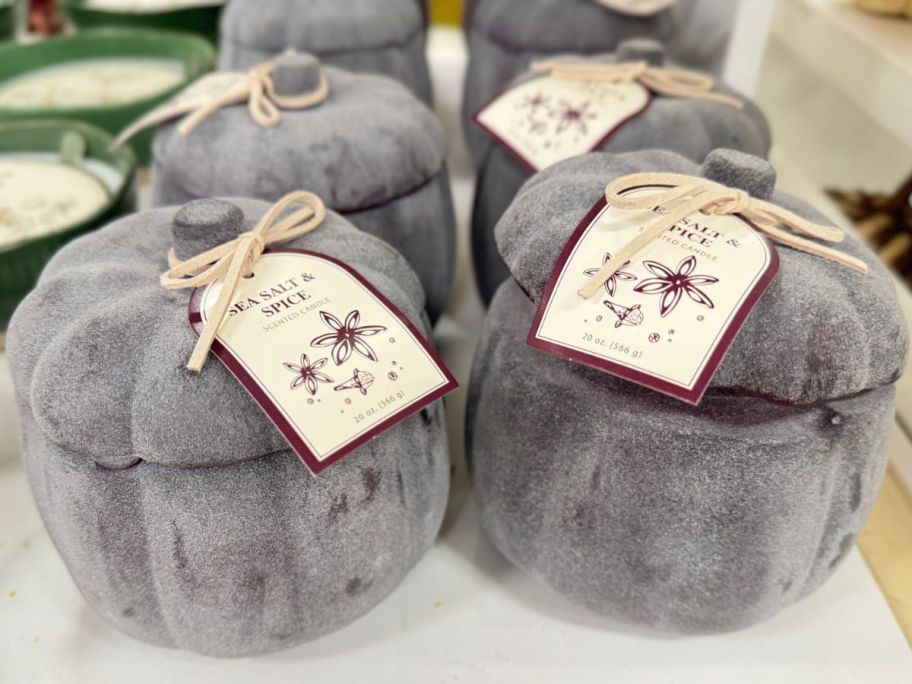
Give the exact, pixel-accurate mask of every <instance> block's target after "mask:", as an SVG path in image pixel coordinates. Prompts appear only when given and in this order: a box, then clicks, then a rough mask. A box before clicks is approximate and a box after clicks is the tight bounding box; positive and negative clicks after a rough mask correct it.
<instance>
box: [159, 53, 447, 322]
mask: <svg viewBox="0 0 912 684" xmlns="http://www.w3.org/2000/svg"><path fill="white" fill-rule="evenodd" d="M303 58H304V56H303V55H296V56H294V57H285V58H282V60H280V63H281V64H284V62H286V61H293V60H296V59H298V60H299V59H303ZM276 73H277V74H281V73H283V71H282V70H281V69H278V68H277V72H276ZM323 74H324V75H325V76H326V78H327V80H328V81H329V85H330V92H329V98H328V99H327V100H326V101H325V102H324V103H322V104H320V105H318V106H316V107H313V108H310V109H302V110H290V109H286V110H282V112H281V116H282V119H281V122H280V123H279V124H278V125H276V126H275V127H272V128H264V127H262V126H260V125H258V124H257V123H256V122H255V121H254V120H253V119H252V117H251V116H250V113H249V111H248V109H247V105H246V104H241V105H236V106H232V107H226V108H224V109H221V110H220V111H218V112H216V113H215V114H213V115H212V116H211V117H209V118H208V119H206V120H205V121H203V122H202V123H201V124H200V125H199V126H198V127H197V128H196V129H195V130H193V131H192V132H190V133H189V134H188V135H182V134H181V133H180V132H178V130H177V122H173V123H171V124H168V125H166V126H164V127H162V128H161V129H160V130H159V131H158V132H157V133H156V136H155V139H154V143H153V197H152V199H153V203H154V204H155V205H156V206H167V205H173V204H179V203H182V202H187V201H189V200H191V199H198V198H204V197H220V196H238V197H256V198H259V199H265V200H270V201H275V200H278V199H279V198H281V197H282V196H284V195H285V194H287V193H289V192H293V191H295V190H300V189H301V188H307V189H308V190H311V191H312V192H315V193H317V194H318V195H320V197H322V198H323V200H324V201H325V202H326V204H327V206H329V207H330V208H332V209H334V210H335V211H337V212H339V213H341V214H344V215H345V216H346V218H348V219H349V220H351V221H352V222H353V223H354V224H355V225H356V226H357V227H359V228H361V229H362V230H364V231H366V232H368V233H370V234H371V235H374V236H377V237H380V238H382V239H384V240H385V241H387V242H388V243H390V244H392V245H393V246H394V247H396V249H398V250H399V251H400V252H401V253H402V254H403V255H404V256H405V257H406V259H407V260H408V261H409V263H410V264H411V265H412V267H413V268H414V269H415V271H416V272H417V273H418V276H419V278H420V279H421V283H422V285H423V286H424V288H425V291H426V294H427V307H428V312H429V313H430V315H431V317H432V318H433V319H436V318H437V317H438V316H439V315H440V313H441V312H442V311H443V308H444V307H445V305H446V302H447V298H448V296H449V292H450V286H451V284H452V279H453V269H454V261H455V219H454V214H453V206H452V199H451V196H450V186H449V180H448V175H447V171H446V137H445V135H444V132H443V128H442V126H441V125H440V123H439V121H438V120H437V119H436V117H434V115H433V113H432V112H431V111H430V110H429V109H428V108H427V107H426V106H425V105H424V104H422V103H421V102H419V101H418V100H417V99H416V98H415V97H414V96H413V95H412V94H411V93H409V92H408V91H407V90H406V89H405V88H403V87H402V86H401V85H400V84H398V83H395V82H393V81H391V80H390V79H387V78H383V77H378V76H372V75H367V74H353V73H350V72H346V71H343V70H340V69H335V68H333V67H324V68H323Z"/></svg>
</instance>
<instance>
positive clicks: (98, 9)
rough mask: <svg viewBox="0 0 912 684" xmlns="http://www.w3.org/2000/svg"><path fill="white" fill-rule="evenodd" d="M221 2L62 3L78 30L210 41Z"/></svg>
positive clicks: (108, 0)
mask: <svg viewBox="0 0 912 684" xmlns="http://www.w3.org/2000/svg"><path fill="white" fill-rule="evenodd" d="M224 4H225V3H224V0H63V1H62V2H61V3H60V5H61V8H62V9H63V11H64V12H65V13H66V15H67V17H68V18H69V19H70V21H71V22H72V23H73V24H74V25H75V26H77V27H78V28H80V29H94V28H99V27H104V26H125V27H130V28H146V29H164V30H169V31H191V32H193V33H198V34H200V35H203V36H206V37H207V38H209V39H211V40H214V39H215V38H216V36H217V34H218V22H219V15H220V14H221V12H222V7H223V6H224Z"/></svg>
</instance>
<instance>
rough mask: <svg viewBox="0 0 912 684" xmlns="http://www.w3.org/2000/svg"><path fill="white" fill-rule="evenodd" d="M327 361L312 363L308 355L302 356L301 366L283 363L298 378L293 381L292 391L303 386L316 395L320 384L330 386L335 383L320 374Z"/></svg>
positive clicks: (320, 360)
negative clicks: (323, 383) (328, 384)
mask: <svg viewBox="0 0 912 684" xmlns="http://www.w3.org/2000/svg"><path fill="white" fill-rule="evenodd" d="M326 361H327V359H319V360H317V361H314V362H313V363H311V362H310V359H309V358H308V356H307V354H301V365H300V366H298V365H297V364H294V363H283V364H282V365H283V366H285V368H287V369H288V370H290V371H291V372H292V373H295V374H297V376H298V377H296V378H295V379H294V380H293V381H292V383H291V389H293V390H296V389H298V388H299V387H301V386H302V385H303V386H304V389H306V390H307V391H308V392H310V393H311V394H316V393H317V389H318V388H319V385H317V383H318V382H325V383H330V384H332V383H333V382H335V380H333V379H332V378H331V377H329V376H328V375H325V374H323V373H321V372H320V369H321V368H323V366H325V365H326Z"/></svg>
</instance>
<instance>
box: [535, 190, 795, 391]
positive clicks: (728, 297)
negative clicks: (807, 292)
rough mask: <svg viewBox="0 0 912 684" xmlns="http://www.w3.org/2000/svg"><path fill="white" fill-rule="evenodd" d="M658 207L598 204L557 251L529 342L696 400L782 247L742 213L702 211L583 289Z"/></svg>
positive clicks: (773, 268)
mask: <svg viewBox="0 0 912 684" xmlns="http://www.w3.org/2000/svg"><path fill="white" fill-rule="evenodd" d="M634 192H636V193H643V192H650V190H649V189H640V190H636V191H634ZM655 213H664V209H662V208H661V207H657V208H655V209H654V210H653V211H624V210H619V209H615V208H613V207H610V206H608V205H607V203H606V202H605V200H604V199H602V200H601V201H600V202H599V203H598V204H596V206H595V207H594V208H593V210H592V211H591V212H590V214H589V215H588V216H587V217H586V218H585V219H584V220H583V222H582V223H581V224H580V226H579V227H578V228H577V230H576V231H575V233H574V235H573V237H572V238H571V239H570V241H569V242H568V244H567V246H566V247H565V249H564V251H563V253H562V254H561V257H560V259H559V260H558V263H557V265H556V267H555V269H554V273H553V274H552V276H551V280H550V281H549V284H548V288H547V290H546V292H545V294H544V295H543V296H542V299H541V302H540V304H539V308H538V312H537V314H536V317H535V322H534V324H533V327H532V331H531V333H530V335H529V344H530V345H531V346H533V347H536V348H538V349H542V350H544V351H548V352H551V353H553V354H556V355H558V356H561V357H563V358H567V359H570V360H573V361H577V362H579V363H583V364H586V365H589V366H592V367H594V368H598V369H600V370H604V371H606V372H608V373H611V374H612V375H617V376H619V377H622V378H626V379H628V380H631V381H633V382H637V383H639V384H642V385H645V386H647V387H651V388H652V389H655V390H658V391H660V392H663V393H665V394H669V395H671V396H674V397H677V398H679V399H682V400H684V401H687V402H689V403H693V404H697V403H699V402H700V400H701V398H702V396H703V394H704V392H705V391H706V388H707V387H708V386H709V384H710V382H711V380H712V376H713V375H714V374H715V372H716V369H717V368H718V367H719V364H721V362H722V359H723V358H724V356H725V353H726V352H727V351H728V349H729V347H730V346H731V344H732V342H733V341H734V339H735V336H736V335H737V334H738V331H739V330H740V328H741V326H742V324H743V323H744V320H745V319H746V318H747V315H748V314H749V313H750V311H751V309H752V308H753V307H754V305H755V304H756V303H757V301H758V300H759V299H760V297H761V296H762V294H763V292H764V291H765V290H766V287H767V286H768V285H769V283H770V282H771V281H772V279H773V277H774V276H775V274H776V272H777V270H778V263H779V261H778V255H777V253H776V251H775V249H773V247H772V246H771V245H770V243H769V242H768V241H767V240H766V239H765V238H763V237H761V235H760V234H759V233H758V232H757V231H755V230H754V228H753V227H752V226H751V224H750V223H748V222H747V221H746V220H744V219H742V218H740V217H739V216H737V215H733V216H712V215H703V214H698V215H696V216H693V217H691V218H690V219H687V220H685V221H683V222H681V223H679V224H677V225H676V226H674V227H673V228H672V229H671V230H669V231H668V232H667V233H666V234H665V235H663V236H662V237H661V238H660V239H658V240H655V241H653V242H652V243H651V244H649V245H648V246H647V247H645V248H644V249H643V250H642V251H641V252H640V253H639V254H638V255H637V257H636V259H635V260H634V262H633V263H628V264H626V265H625V266H624V267H623V268H622V269H621V270H620V271H619V272H618V273H617V274H615V275H614V277H612V278H611V279H610V280H608V282H607V283H606V284H605V287H604V288H603V289H602V290H600V292H599V295H597V296H595V297H593V298H591V299H589V300H583V299H582V298H580V296H579V294H578V291H579V289H580V287H581V286H582V285H583V284H584V283H585V282H586V279H587V278H590V277H592V276H594V275H595V274H596V273H597V272H598V271H599V270H600V269H601V267H602V266H603V265H604V264H605V263H607V261H608V259H609V258H610V255H611V254H612V253H615V252H617V251H619V250H620V249H621V248H622V247H623V246H625V245H626V244H627V243H629V242H630V241H631V240H633V239H634V238H635V237H636V236H637V235H638V234H639V233H640V232H642V230H643V227H644V226H646V225H648V224H649V223H651V222H652V221H653V220H654V219H655ZM783 324H784V325H785V324H787V322H783Z"/></svg>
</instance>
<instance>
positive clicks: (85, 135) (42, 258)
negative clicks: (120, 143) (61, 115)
mask: <svg viewBox="0 0 912 684" xmlns="http://www.w3.org/2000/svg"><path fill="white" fill-rule="evenodd" d="M74 134H76V135H75V136H74ZM77 136H78V137H77ZM74 137H77V142H78V139H79V138H81V139H82V141H83V142H84V143H85V146H84V149H85V151H84V158H85V160H91V161H92V162H101V163H103V164H104V165H105V166H106V167H107V168H108V169H109V170H110V172H111V173H110V178H106V179H105V185H106V186H107V188H108V202H107V204H106V205H105V206H104V207H102V208H100V209H99V210H98V211H97V212H95V213H94V214H93V215H92V216H91V217H89V218H87V219H86V220H84V221H83V222H82V223H79V224H77V225H74V226H70V227H67V228H64V229H62V230H60V231H58V232H54V233H51V234H47V235H41V236H38V237H32V238H24V239H23V240H20V241H18V242H13V243H8V244H5V245H0V330H5V329H6V324H7V323H8V322H9V318H10V316H11V315H12V313H13V311H14V310H15V308H16V306H17V305H18V304H19V302H20V301H21V300H22V298H23V297H25V295H26V294H28V292H29V291H30V290H31V289H32V287H34V285H35V282H36V281H37V280H38V276H39V275H40V274H41V270H42V269H43V268H44V266H45V265H46V264H47V262H48V260H49V259H50V258H51V257H52V256H54V254H55V253H56V252H57V250H58V249H60V248H61V247H62V246H63V245H65V244H66V243H67V242H69V241H70V240H72V239H73V238H75V237H77V236H79V235H82V234H83V233H86V232H88V231H91V230H95V229H96V228H100V227H101V226H103V225H105V224H106V223H109V222H110V221H112V220H113V219H115V218H117V217H118V216H121V215H123V214H127V213H130V212H132V211H135V210H136V156H135V155H134V154H133V151H132V150H130V149H129V148H128V147H122V148H120V149H118V150H115V151H111V150H110V146H111V142H112V137H111V136H110V135H109V134H108V133H106V132H105V131H103V130H101V129H99V128H96V127H95V126H90V125H88V124H85V123H82V122H79V121H63V120H53V119H47V120H42V121H20V122H13V123H0V155H4V154H17V155H18V154H24V155H26V156H27V155H28V154H29V153H36V155H42V154H43V155H47V154H48V153H51V154H54V153H58V152H59V151H60V150H61V147H62V146H63V143H64V140H69V141H72V139H73V138H74ZM86 168H87V170H89V171H91V170H92V167H91V165H89V166H86ZM93 175H94V174H93ZM0 210H2V207H0Z"/></svg>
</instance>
